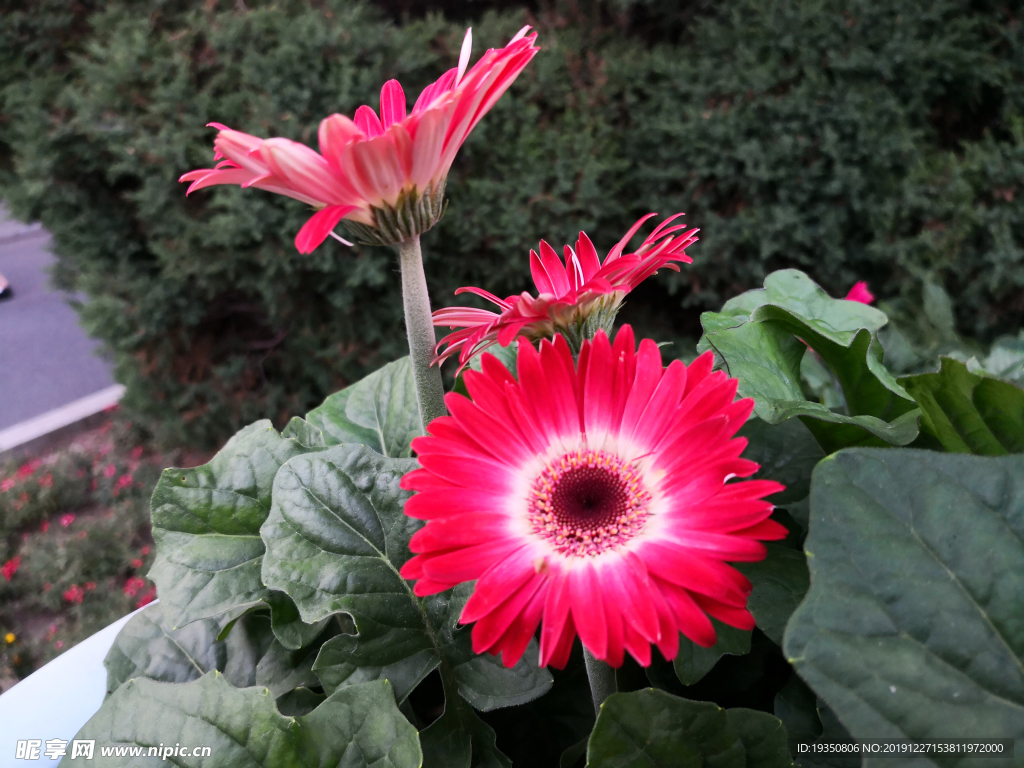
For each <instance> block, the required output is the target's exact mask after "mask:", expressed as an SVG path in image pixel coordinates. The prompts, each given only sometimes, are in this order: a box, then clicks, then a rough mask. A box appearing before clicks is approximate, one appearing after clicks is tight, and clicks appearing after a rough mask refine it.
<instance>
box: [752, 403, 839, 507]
mask: <svg viewBox="0 0 1024 768" xmlns="http://www.w3.org/2000/svg"><path fill="white" fill-rule="evenodd" d="M737 437H745V438H746V439H747V440H748V441H749V443H748V445H747V449H746V450H745V451H744V452H743V458H745V459H750V460H751V461H756V462H757V463H758V464H760V465H761V469H760V470H758V472H757V474H756V475H754V477H755V478H756V479H764V480H774V481H776V482H778V483H782V484H783V485H784V486H786V490H784V491H783V492H782V493H778V494H776V495H775V496H772V497H771V500H772V503H774V504H777V505H779V506H781V507H787V506H788V504H790V503H791V502H795V501H799V500H800V499H803V498H805V497H806V496H807V494H808V493H810V492H811V473H812V472H813V471H814V467H815V465H816V464H817V463H818V462H819V461H821V459H822V458H824V456H825V454H824V453H823V452H822V450H821V447H820V446H819V445H818V443H817V442H816V441H815V439H814V436H813V435H812V434H811V433H810V431H809V430H808V429H807V427H805V426H804V424H803V422H801V421H800V420H799V419H789V420H788V421H784V422H782V423H781V424H777V425H774V426H773V425H771V424H768V423H767V422H764V421H761V419H751V420H750V421H748V422H747V423H746V424H744V425H743V427H742V428H741V429H740V431H739V432H738V433H737Z"/></svg>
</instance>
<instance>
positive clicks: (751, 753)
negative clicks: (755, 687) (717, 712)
mask: <svg viewBox="0 0 1024 768" xmlns="http://www.w3.org/2000/svg"><path fill="white" fill-rule="evenodd" d="M725 714H726V717H727V718H728V719H729V725H731V726H732V727H733V728H735V729H736V732H737V733H738V734H739V735H740V741H742V742H743V748H744V749H745V750H746V752H747V768H787V766H791V765H793V760H792V758H791V757H790V756H789V745H788V744H787V739H786V728H785V727H784V726H783V725H782V722H781V721H780V720H779V719H778V718H777V717H772V716H771V715H769V714H768V713H767V712H759V711H758V710H756V709H743V708H741V707H736V708H734V709H727V710H725Z"/></svg>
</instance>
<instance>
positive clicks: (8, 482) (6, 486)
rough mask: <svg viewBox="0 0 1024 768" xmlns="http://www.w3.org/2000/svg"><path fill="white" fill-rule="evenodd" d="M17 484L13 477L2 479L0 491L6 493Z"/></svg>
mask: <svg viewBox="0 0 1024 768" xmlns="http://www.w3.org/2000/svg"><path fill="white" fill-rule="evenodd" d="M16 484H17V481H16V480H15V479H14V478H13V477H7V478H4V480H3V482H0V491H3V492H4V493H7V492H8V491H9V490H11V488H13V487H14V486H15V485H16Z"/></svg>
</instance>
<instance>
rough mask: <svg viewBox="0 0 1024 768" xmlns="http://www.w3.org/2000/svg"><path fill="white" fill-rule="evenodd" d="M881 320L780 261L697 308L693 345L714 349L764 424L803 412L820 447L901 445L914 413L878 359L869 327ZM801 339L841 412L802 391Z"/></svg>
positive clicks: (913, 425)
mask: <svg viewBox="0 0 1024 768" xmlns="http://www.w3.org/2000/svg"><path fill="white" fill-rule="evenodd" d="M885 322H886V318H885V315H884V314H883V313H882V312H880V311H879V310H877V309H874V308H872V307H869V306H867V305H864V304H859V303H857V302H853V301H843V300H837V299H832V298H830V297H829V296H828V294H826V293H825V292H824V291H823V290H822V289H821V288H819V287H818V286H817V285H815V284H814V282H813V281H811V280H810V278H808V277H807V276H806V275H805V274H803V273H802V272H799V271H797V270H792V269H788V270H782V271H779V272H773V273H772V274H771V275H769V276H768V277H767V278H766V279H765V287H764V289H761V290H756V291H748V292H747V293H744V294H742V295H740V296H737V297H736V298H734V299H732V300H730V301H728V302H726V304H725V306H723V307H722V311H721V312H719V313H713V312H705V313H704V314H703V315H702V316H701V323H702V324H703V325H704V332H705V335H704V337H703V338H702V339H701V343H700V346H699V348H701V349H709V348H712V349H714V350H715V352H716V354H717V355H718V357H719V358H721V360H722V361H723V362H724V365H725V367H726V369H727V370H728V371H729V374H730V375H731V376H735V377H737V378H739V380H740V388H739V393H740V395H741V396H743V397H752V398H754V400H755V402H756V406H755V409H754V413H755V414H756V415H757V416H758V417H759V418H761V419H763V420H764V421H766V422H768V423H769V424H778V423H780V422H782V421H785V420H786V419H789V418H792V417H793V416H802V417H805V418H804V421H805V423H806V424H807V426H808V427H809V428H810V429H811V431H812V432H813V433H814V436H815V438H816V439H817V440H818V442H819V443H821V445H822V447H824V448H825V449H826V450H827V451H834V450H837V449H838V448H841V447H844V446H846V445H852V444H859V443H866V442H872V441H873V440H881V441H884V442H887V443H893V444H896V445H906V444H907V443H910V442H911V441H912V440H913V439H914V438H915V437H916V436H917V413H916V409H915V406H914V402H913V401H912V400H911V399H910V397H909V396H908V395H907V393H906V392H904V391H903V389H902V388H901V387H900V386H899V384H898V383H897V382H896V380H895V379H894V378H893V377H892V375H891V374H890V373H889V372H888V371H887V370H886V369H885V366H883V365H882V349H881V345H880V344H879V343H878V339H877V332H878V329H879V328H881V327H882V326H883V325H884V324H885ZM805 342H806V344H805ZM807 345H809V346H810V347H812V348H813V349H814V351H815V352H816V353H817V354H818V355H819V357H820V358H821V359H822V361H823V362H824V363H825V364H826V365H827V366H828V367H829V369H830V370H831V371H832V373H833V374H834V375H835V377H836V379H837V382H838V384H839V385H840V387H841V389H842V393H843V398H844V400H845V402H846V406H847V408H848V410H849V413H848V414H844V413H838V412H836V411H832V410H830V409H829V408H828V407H827V406H826V405H824V404H822V403H817V402H812V401H810V400H807V399H806V397H805V396H804V393H803V390H802V388H801V376H800V365H801V361H802V359H803V357H804V353H805V351H806V346H807Z"/></svg>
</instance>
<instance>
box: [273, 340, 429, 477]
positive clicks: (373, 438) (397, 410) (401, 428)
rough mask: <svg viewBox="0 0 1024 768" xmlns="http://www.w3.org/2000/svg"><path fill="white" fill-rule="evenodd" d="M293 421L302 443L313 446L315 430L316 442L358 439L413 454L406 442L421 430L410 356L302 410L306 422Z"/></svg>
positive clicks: (386, 452)
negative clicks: (318, 440)
mask: <svg viewBox="0 0 1024 768" xmlns="http://www.w3.org/2000/svg"><path fill="white" fill-rule="evenodd" d="M292 422H293V423H292V424H289V431H290V434H294V435H296V436H297V437H299V439H300V440H303V441H304V443H303V444H311V445H318V443H317V433H316V430H319V434H320V435H321V436H322V439H323V442H322V443H319V445H327V446H332V445H341V444H343V443H358V444H360V445H365V446H366V447H367V448H371V449H373V450H374V451H376V452H377V453H379V454H381V455H382V456H389V457H395V458H408V457H409V456H412V449H411V448H410V447H409V443H410V442H412V439H413V438H414V437H416V436H417V435H419V434H420V412H419V405H418V403H417V400H416V388H415V384H414V382H413V376H412V366H411V365H410V364H409V358H408V357H403V358H402V359H400V360H396V361H395V362H393V363H388V364H387V365H385V366H384V367H383V368H380V369H379V370H376V371H374V372H373V373H371V374H370V375H369V376H367V377H366V378H365V379H362V380H361V381H358V382H356V383H355V384H353V385H352V386H351V387H346V388H345V389H343V390H341V392H336V393H335V394H333V395H331V396H330V397H328V398H327V399H326V400H324V402H323V405H321V406H320V407H318V408H315V409H314V410H312V411H310V412H309V413H308V414H306V420H305V423H303V422H302V421H301V420H300V419H293V420H292Z"/></svg>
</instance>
